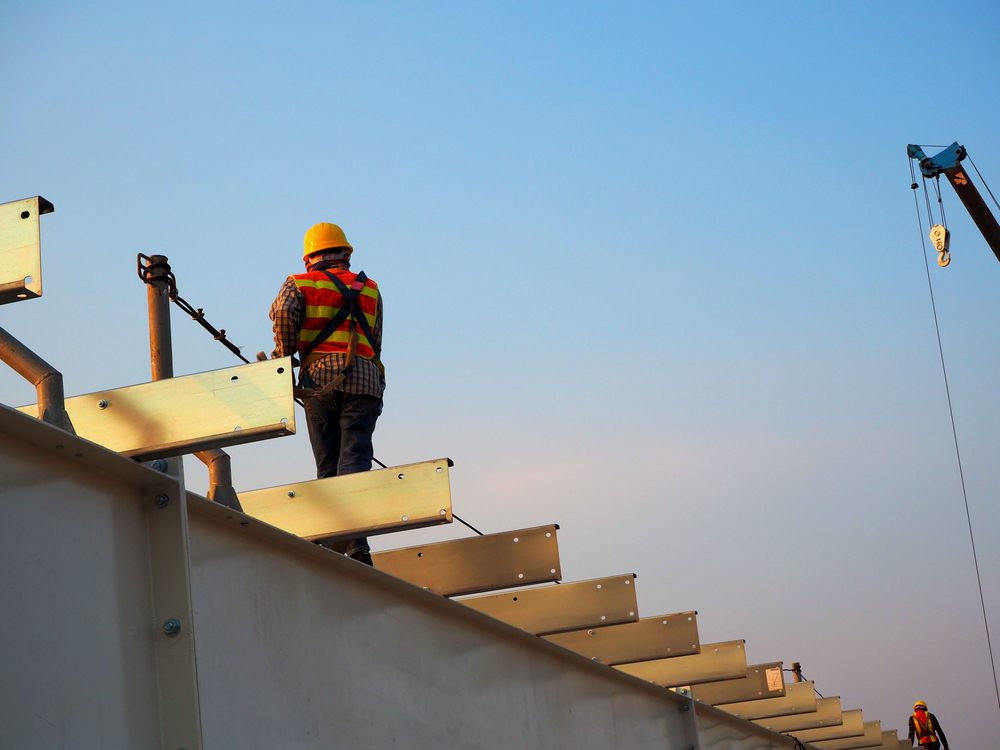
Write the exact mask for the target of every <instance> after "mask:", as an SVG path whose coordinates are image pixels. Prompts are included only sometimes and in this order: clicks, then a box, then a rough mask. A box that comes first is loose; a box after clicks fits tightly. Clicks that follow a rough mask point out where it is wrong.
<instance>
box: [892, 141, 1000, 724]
mask: <svg viewBox="0 0 1000 750" xmlns="http://www.w3.org/2000/svg"><path fill="white" fill-rule="evenodd" d="M908 161H909V162H910V187H911V188H912V189H913V190H914V193H913V205H914V207H915V208H916V210H917V231H918V233H919V234H920V247H921V248H922V249H923V252H924V270H925V271H926V272H927V291H928V292H929V293H930V298H931V311H932V312H933V313H934V330H935V332H936V333H937V343H938V354H939V355H940V356H941V373H942V375H943V376H944V392H945V395H946V396H947V397H948V415H949V416H950V417H951V435H952V438H954V441H955V457H956V458H957V460H958V476H959V479H960V480H961V484H962V499H963V500H964V501H965V519H966V521H967V522H968V524H969V541H970V542H971V543H972V562H973V563H974V564H975V568H976V583H977V584H978V585H979V604H980V606H981V607H982V610H983V626H984V627H985V629H986V647H987V648H988V649H989V652H990V667H991V668H992V669H993V689H994V691H996V696H997V709H998V710H1000V685H998V683H997V665H996V661H995V660H994V658H993V644H992V642H991V640H990V623H989V619H988V618H987V616H986V598H985V597H984V596H983V580H982V577H981V576H980V574H979V557H978V555H977V554H976V537H975V535H973V533H972V513H971V512H970V511H969V495H968V493H967V492H966V490H965V473H964V472H963V471H962V453H961V451H960V450H959V448H958V430H957V429H956V428H955V411H954V409H953V408H952V405H951V389H950V388H949V386H948V369H947V368H946V367H945V363H944V347H943V346H942V344H941V327H940V326H939V325H938V315H937V305H936V304H935V303H934V286H933V285H932V284H931V267H930V263H929V262H928V260H927V245H926V243H925V242H924V228H923V226H922V225H921V221H920V202H919V201H918V200H917V193H916V190H917V187H918V185H917V183H916V175H915V174H914V172H913V160H912V159H909V160H908ZM973 166H975V165H973ZM978 171H979V170H978V169H977V170H976V172H977V173H978ZM984 184H985V183H984ZM992 195H993V194H992V193H990V197H992ZM924 197H925V200H926V202H927V215H928V220H929V221H932V219H931V218H930V197H929V196H928V195H927V181H926V178H925V180H924ZM994 200H996V199H994ZM940 201H941V193H940V187H939V188H938V202H939V203H940ZM941 211H942V214H941V218H942V221H943V220H944V204H943V203H941Z"/></svg>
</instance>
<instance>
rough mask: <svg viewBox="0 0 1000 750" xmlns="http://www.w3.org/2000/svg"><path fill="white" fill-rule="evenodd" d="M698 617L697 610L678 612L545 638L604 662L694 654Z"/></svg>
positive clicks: (626, 661)
mask: <svg viewBox="0 0 1000 750" xmlns="http://www.w3.org/2000/svg"><path fill="white" fill-rule="evenodd" d="M697 617H698V613H697V612H680V613H678V614H675V615H662V616H660V617H646V618H643V619H641V620H639V621H638V622H627V623H624V624H622V625H609V626H608V627H604V628H590V629H588V630H573V631H570V632H568V633H559V634H555V635H548V636H545V637H546V639H547V640H550V641H552V642H553V643H558V644H559V645H560V646H564V647H565V648H568V649H569V650H570V651H576V652H577V653H578V654H583V655H584V656H586V657H587V658H588V659H593V660H594V661H599V662H603V663H604V664H626V663H628V662H633V661H648V660H650V659H664V658H668V657H672V656H685V655H687V654H697V653H698V648H699V645H698V619H697Z"/></svg>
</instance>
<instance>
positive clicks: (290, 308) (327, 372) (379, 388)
mask: <svg viewBox="0 0 1000 750" xmlns="http://www.w3.org/2000/svg"><path fill="white" fill-rule="evenodd" d="M333 267H335V266H334V265H333V264H332V263H330V264H327V263H323V264H320V265H319V266H316V267H315V268H314V270H322V269H326V268H333ZM305 309H306V296H305V295H304V294H303V293H302V292H301V291H299V288H298V287H297V286H295V281H294V280H293V279H292V277H291V276H289V277H288V278H287V279H285V283H284V284H283V285H282V286H281V291H280V292H278V297H277V299H275V300H274V304H273V305H271V320H273V321H274V352H273V353H272V354H271V356H272V357H287V356H289V355H292V354H297V352H298V346H299V326H300V325H301V323H302V316H303V314H304V313H305ZM371 344H372V349H374V350H375V356H376V357H379V356H381V354H382V292H381V291H380V292H379V295H378V309H377V310H376V312H375V325H374V326H373V327H372V342H371ZM346 359H347V353H346V352H331V353H330V354H327V355H326V356H325V357H322V358H320V359H318V360H316V361H315V362H313V363H312V364H311V365H309V367H308V368H307V370H306V372H308V373H309V377H310V378H311V379H312V381H313V384H314V385H315V387H317V388H322V387H323V386H325V385H326V384H327V383H329V382H330V381H331V380H333V379H334V378H335V377H337V376H338V375H339V374H340V373H341V371H342V370H343V369H344V361H345V360H346ZM337 390H341V391H344V392H345V393H367V394H369V395H371V396H375V397H376V398H382V392H383V391H384V390H385V376H384V375H383V374H382V372H381V371H380V370H379V369H378V367H376V366H375V363H374V362H372V361H371V360H370V359H365V358H364V357H359V356H357V355H355V357H354V361H353V362H352V363H351V369H349V370H348V371H347V378H346V379H345V380H344V382H343V383H342V384H341V386H340V388H338V389H337Z"/></svg>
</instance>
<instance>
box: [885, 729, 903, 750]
mask: <svg viewBox="0 0 1000 750" xmlns="http://www.w3.org/2000/svg"><path fill="white" fill-rule="evenodd" d="M882 748H883V750H898V748H899V737H898V736H897V735H896V730H895V729H891V730H889V731H888V732H886V731H885V730H883V731H882Z"/></svg>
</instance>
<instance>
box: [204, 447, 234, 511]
mask: <svg viewBox="0 0 1000 750" xmlns="http://www.w3.org/2000/svg"><path fill="white" fill-rule="evenodd" d="M194 455H195V457H196V458H197V459H198V460H199V461H201V462H202V463H203V464H205V466H207V467H208V480H209V483H210V486H209V488H208V499H209V500H213V501H215V502H217V503H219V504H220V505H225V506H226V507H228V508H232V509H233V510H238V511H240V512H241V513H242V512H243V506H241V505H240V499H239V498H238V497H237V496H236V490H234V489H233V462H232V458H231V457H230V455H229V454H228V453H226V452H225V451H224V450H222V449H220V448H216V449H214V450H210V451H198V452H197V453H195V454H194Z"/></svg>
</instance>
